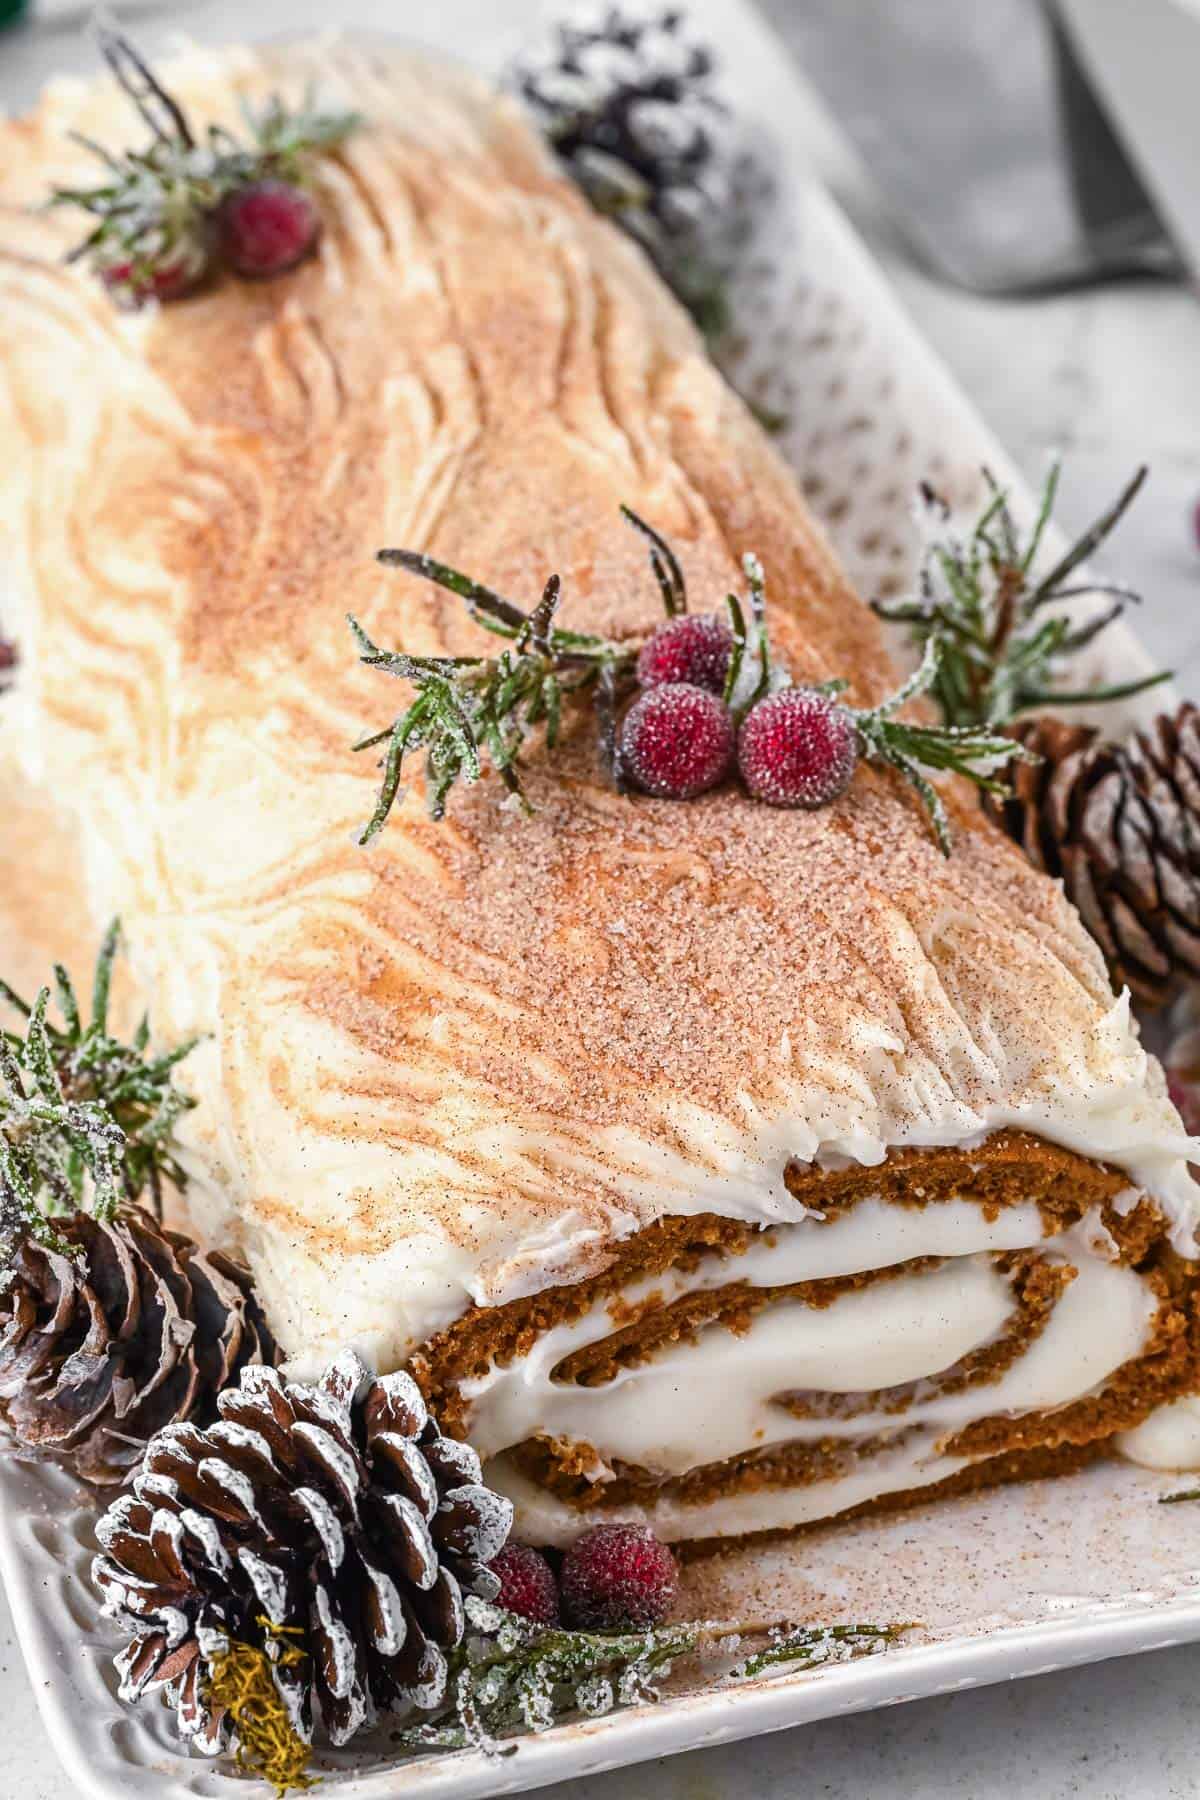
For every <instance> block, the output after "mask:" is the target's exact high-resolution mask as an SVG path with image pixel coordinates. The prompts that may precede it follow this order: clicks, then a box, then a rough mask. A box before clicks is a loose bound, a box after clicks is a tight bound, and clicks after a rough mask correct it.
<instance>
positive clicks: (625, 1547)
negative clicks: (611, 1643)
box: [562, 1525, 679, 1631]
mask: <svg viewBox="0 0 1200 1800" xmlns="http://www.w3.org/2000/svg"><path fill="white" fill-rule="evenodd" d="M678 1592H679V1569H678V1567H677V1565H676V1562H675V1558H674V1557H673V1556H672V1555H671V1552H670V1551H669V1550H668V1549H667V1546H666V1545H665V1544H660V1543H659V1541H658V1539H657V1538H656V1537H655V1535H654V1533H653V1532H652V1531H648V1530H647V1529H646V1527H645V1526H644V1525H595V1526H593V1527H592V1529H591V1531H585V1532H584V1534H583V1536H582V1537H581V1538H579V1539H577V1540H576V1542H575V1543H574V1544H573V1545H572V1546H571V1548H570V1549H569V1550H568V1551H567V1554H566V1556H565V1557H564V1558H563V1567H562V1600H563V1610H564V1612H565V1613H566V1616H567V1621H568V1623H569V1624H571V1625H575V1626H578V1627H580V1628H582V1629H584V1630H591V1631H611V1630H618V1629H620V1628H621V1627H622V1626H630V1627H633V1628H634V1629H636V1630H642V1629H644V1628H645V1627H647V1626H650V1625H658V1624H660V1623H661V1621H662V1620H663V1619H665V1618H666V1616H667V1613H668V1612H669V1611H670V1609H671V1603H672V1601H673V1600H674V1599H675V1596H676V1594H677V1593H678Z"/></svg>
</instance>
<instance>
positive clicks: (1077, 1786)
mask: <svg viewBox="0 0 1200 1800" xmlns="http://www.w3.org/2000/svg"><path fill="white" fill-rule="evenodd" d="M762 3H763V4H764V6H765V10H766V11H767V12H768V13H770V14H771V15H772V16H773V18H774V20H775V23H776V25H777V26H778V27H779V28H780V30H781V31H782V32H783V34H784V35H785V36H786V34H787V28H788V19H789V13H790V12H791V10H792V8H793V6H794V5H795V0H762ZM12 41H13V42H15V40H12ZM50 53H51V52H50V51H49V50H48V51H47V54H50ZM37 60H41V53H39V57H38V58H34V57H32V56H27V57H26V58H25V60H24V66H23V73H22V74H21V76H20V77H19V78H18V81H19V86H20V88H21V90H22V92H21V94H20V95H18V93H17V92H14V91H13V88H12V86H10V75H11V72H12V71H13V69H14V68H15V66H16V59H13V58H10V55H9V51H8V49H7V48H0V103H9V102H11V101H13V100H16V99H18V98H19V97H22V98H23V97H24V92H27V91H28V89H27V86H26V84H27V81H28V78H29V73H30V70H31V68H32V67H33V64H34V62H35V61H37ZM46 66H52V65H51V64H50V63H47V65H46ZM810 140H811V152H812V156H813V159H814V162H815V163H816V164H817V166H818V167H819V168H820V170H821V172H822V173H823V175H824V176H825V178H826V179H827V180H828V182H829V184H830V186H831V187H832V188H833V190H834V192H835V193H836V194H837V196H838V198H839V199H840V200H841V202H842V203H843V205H845V207H846V209H847V211H848V212H849V213H850V215H851V217H852V218H853V219H854V221H855V223H856V224H857V226H858V227H859V229H860V230H861V231H862V233H863V235H864V236H865V237H866V239H867V241H868V243H869V245H870V247H871V249H872V251H873V253H874V254H875V256H876V257H877V258H878V260H879V262H880V263H881V264H882V265H883V267H884V268H885V270H886V271H887V273H888V275H889V277H890V279H891V280H892V282H893V283H894V285H895V287H896V290H897V291H898V293H899V294H900V296H901V298H902V299H903V301H904V303H905V304H906V306H907V307H908V308H909V310H910V311H911V312H912V313H913V314H914V316H915V317H916V318H917V320H918V321H919V323H920V325H921V329H922V330H923V331H924V333H925V334H926V336H927V337H928V338H929V339H930V340H931V341H932V343H933V344H934V345H935V346H936V347H937V349H938V350H939V352H940V353H941V355H942V356H943V357H944V359H945V360H946V362H947V363H948V364H949V366H950V368H951V370H952V371H953V373H954V374H955V376H956V377H957V379H958V381H959V382H960V384H961V385H962V387H963V388H964V389H965V390H966V392H967V393H968V394H969V395H970V396H971V398H972V399H973V400H974V401H975V403H976V405H977V406H978V408H979V410H980V411H981V412H982V413H983V414H984V416H985V417H986V418H987V419H988V421H989V422H990V424H991V425H992V427H993V428H994V429H995V431H996V432H997V434H998V435H999V437H1000V438H1001V439H1002V441H1003V442H1004V443H1005V444H1006V445H1007V447H1008V449H1009V450H1010V452H1011V453H1012V455H1013V456H1014V458H1015V460H1016V461H1017V462H1018V463H1019V464H1020V465H1021V466H1022V468H1023V469H1024V470H1025V472H1026V474H1027V475H1029V476H1030V477H1031V478H1035V479H1036V477H1037V476H1038V474H1039V472H1040V470H1041V468H1042V466H1043V463H1044V459H1045V456H1046V454H1047V452H1048V451H1050V450H1053V449H1061V450H1062V451H1063V452H1064V454H1065V456H1066V467H1065V472H1064V484H1063V499H1062V508H1061V510H1062V517H1063V520H1064V522H1065V524H1066V525H1067V526H1068V527H1069V528H1082V527H1083V526H1084V525H1085V524H1087V523H1088V522H1089V521H1090V519H1091V517H1092V516H1093V515H1094V514H1095V513H1097V512H1099V511H1100V510H1101V508H1102V507H1103V505H1104V504H1105V503H1106V502H1107V501H1108V500H1109V499H1110V498H1111V497H1112V496H1113V495H1114V494H1115V493H1116V492H1117V490H1118V488H1119V487H1120V486H1121V484H1122V482H1123V480H1124V479H1125V477H1126V476H1127V475H1128V473H1129V472H1130V471H1131V469H1132V467H1133V466H1134V465H1135V464H1136V463H1137V462H1139V461H1143V460H1145V461H1147V462H1149V464H1150V465H1151V471H1152V480H1151V482H1150V484H1149V486H1148V487H1147V489H1146V490H1145V492H1144V493H1143V494H1142V496H1141V497H1140V498H1139V500H1138V502H1137V505H1136V506H1135V508H1134V509H1133V512H1132V513H1131V514H1130V516H1129V518H1128V519H1127V521H1126V522H1125V524H1124V525H1123V526H1122V530H1121V536H1120V539H1119V551H1118V554H1117V557H1116V559H1115V566H1114V569H1113V572H1114V573H1117V574H1119V575H1120V576H1121V577H1122V578H1123V579H1125V580H1128V581H1130V582H1132V583H1133V584H1134V585H1136V586H1137V587H1139V588H1140V589H1141V590H1142V592H1143V593H1144V595H1145V607H1144V612H1143V615H1142V617H1141V618H1140V619H1139V621H1138V628H1139V630H1141V631H1142V632H1143V634H1144V636H1145V639H1146V641H1147V643H1148V644H1149V646H1150V648H1151V649H1152V650H1153V651H1154V653H1155V654H1156V656H1158V657H1159V658H1160V659H1161V660H1162V661H1163V662H1164V663H1167V664H1169V665H1170V666H1172V667H1174V668H1175V669H1176V670H1177V671H1178V672H1179V675H1180V681H1181V685H1182V686H1183V687H1184V689H1185V690H1186V691H1189V692H1192V693H1195V692H1197V691H1200V547H1198V545H1197V541H1196V536H1195V529H1194V525H1193V513H1194V509H1195V507H1196V504H1197V501H1200V430H1198V422H1200V302H1198V300H1197V297H1196V296H1195V295H1194V294H1192V293H1190V292H1188V291H1186V290H1185V289H1183V288H1182V287H1168V286H1158V285H1151V284H1126V285H1123V286H1117V287H1109V288H1104V289H1100V290H1093V291H1089V292H1085V293H1078V294H1073V295H1066V296H1062V297H1059V298H1052V299H1038V300H1026V301H997V300H990V299H989V300H985V299H979V298H976V297H974V296H971V295H968V294H965V293H962V292H960V291H957V290H954V289H951V288H948V287H946V286H944V285H942V284H941V283H939V282H937V281H935V280H933V279H932V278H931V277H930V276H929V275H928V274H926V273H924V272H923V271H922V270H921V269H919V268H918V267H916V266H915V265H914V263H913V262H912V260H911V258H910V256H909V254H908V252H907V250H906V248H905V246H904V244H903V243H902V241H901V240H900V238H899V236H898V234H897V232H896V231H895V229H894V228H893V226H892V225H891V223H890V222H889V219H888V217H887V214H886V212H885V210H884V209H883V207H882V205H881V204H880V202H879V200H878V197H877V195H876V193H875V191H874V189H873V187H872V184H871V181H870V179H869V177H868V176H867V175H866V173H865V172H864V171H863V170H862V169H861V168H860V167H858V165H857V164H856V162H855V160H854V158H853V156H852V155H851V154H850V152H849V151H848V149H847V148H846V146H845V145H844V144H843V143H842V142H841V141H840V139H839V138H838V135H837V133H836V131H835V130H834V129H833V128H832V127H831V125H830V124H829V122H828V120H827V119H826V118H825V117H824V115H823V113H822V111H821V109H820V107H819V106H818V105H817V104H816V103H815V101H814V103H813V105H812V109H811V131H810ZM1198 1687H1200V1645H1194V1646H1190V1647H1188V1648H1184V1649H1175V1650H1165V1651H1159V1652H1156V1653H1155V1654H1153V1655H1146V1656H1141V1657H1137V1658H1132V1659H1130V1660H1128V1661H1124V1662H1109V1663H1104V1664H1100V1665H1098V1666H1095V1667H1092V1668H1084V1669H1076V1670H1071V1671H1067V1672H1064V1673H1060V1674H1054V1675H1047V1676H1042V1677H1039V1678H1036V1679H1031V1680H1026V1681H1021V1682H1015V1683H1011V1684H1009V1685H1007V1686H1003V1687H993V1688H986V1689H979V1690H975V1691H972V1692H961V1693H956V1694H952V1695H947V1696H944V1697H940V1698H938V1699H933V1700H925V1701H920V1702H917V1703H914V1704H912V1705H909V1706H904V1707H894V1708H890V1709H888V1710H885V1711H879V1712H875V1713H870V1714H860V1715H857V1716H855V1717H853V1718H846V1719H832V1720H827V1721H824V1722H822V1723H820V1724H816V1725H809V1726H806V1727H804V1728H803V1729H802V1730H798V1731H793V1732H785V1733H781V1734H779V1735H778V1736H775V1737H771V1738H762V1739H758V1740H755V1741H753V1742H750V1743H743V1744H734V1745H729V1746H726V1747H723V1748H721V1749H717V1750H711V1751H700V1752H695V1753H693V1754H690V1755H687V1756H681V1757H677V1758H673V1759H671V1760H669V1761H666V1762H662V1763H658V1764H654V1765H650V1766H646V1767H643V1768H640V1769H638V1770H637V1771H636V1772H635V1771H632V1770H626V1771H618V1772H616V1773H614V1774H611V1775H608V1776H598V1777H594V1778H589V1779H586V1780H582V1781H577V1782H573V1783H571V1784H569V1787H568V1786H563V1787H561V1788H554V1789H546V1790H544V1791H545V1793H546V1795H547V1800H568V1793H569V1795H570V1800H624V1797H625V1796H626V1795H628V1794H630V1793H634V1792H636V1794H637V1795H638V1796H639V1800H718V1797H719V1800H726V1797H736V1796H740V1795H743V1794H745V1795H747V1796H748V1795H750V1794H753V1795H755V1796H756V1800H776V1797H778V1800H784V1797H785V1796H786V1797H787V1800H792V1796H794V1795H796V1794H797V1793H799V1792H800V1791H803V1792H804V1793H805V1794H806V1795H809V1796H813V1800H818V1797H819V1800H874V1797H876V1796H878V1797H879V1800H884V1797H885V1796H887V1797H889V1800H890V1797H891V1796H895V1795H899V1794H904V1795H907V1796H911V1797H912V1800H923V1797H925V1796H930V1797H932V1796H942V1795H946V1794H950V1793H953V1794H955V1795H956V1796H958V1797H959V1800H1011V1795H1012V1794H1013V1793H1014V1792H1015V1793H1020V1794H1022V1795H1027V1796H1030V1797H1031V1800H1060V1797H1062V1800H1065V1797H1067V1796H1074V1795H1081V1796H1082V1795H1087V1796H1088V1800H1184V1797H1185V1796H1186V1797H1188V1800H1191V1796H1193V1795H1194V1794H1195V1792H1196V1774H1195V1769H1196V1753H1195V1740H1196V1727H1195V1706H1196V1702H1195V1696H1196V1692H1197V1689H1198ZM63 1780H64V1778H63V1775H62V1772H61V1770H60V1768H59V1765H58V1764H57V1762H56V1760H55V1758H54V1755H53V1753H52V1751H51V1749H50V1747H49V1744H48V1742H47V1741H46V1738H45V1734H44V1732H43V1730H42V1727H41V1725H40V1722H39V1720H38V1717H37V1715H36V1713H35V1711H34V1707H33V1704H32V1694H31V1691H30V1686H29V1681H28V1677H27V1676H26V1673H25V1670H24V1666H23V1664H22V1661H21V1656H20V1652H19V1650H18V1649H17V1647H16V1645H15V1642H14V1639H13V1633H12V1627H11V1622H10V1619H9V1615H8V1608H7V1605H6V1603H5V1602H4V1600H3V1597H2V1595H0V1793H3V1794H4V1795H12V1796H14V1800H15V1797H16V1796H18V1795H19V1796H20V1797H21V1800H62V1796H63V1793H64V1788H63Z"/></svg>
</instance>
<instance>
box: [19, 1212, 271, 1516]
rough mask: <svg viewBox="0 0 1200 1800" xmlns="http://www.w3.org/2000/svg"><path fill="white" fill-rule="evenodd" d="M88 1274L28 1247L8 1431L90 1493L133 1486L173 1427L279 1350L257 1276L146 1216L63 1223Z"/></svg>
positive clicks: (212, 1410) (204, 1418) (24, 1247)
mask: <svg viewBox="0 0 1200 1800" xmlns="http://www.w3.org/2000/svg"><path fill="white" fill-rule="evenodd" d="M53 1226H54V1230H55V1233H56V1235H57V1236H58V1237H59V1238H60V1239H62V1240H64V1241H65V1243H66V1244H67V1245H69V1246H70V1248H71V1249H72V1250H74V1251H75V1252H76V1253H77V1257H78V1260H75V1259H74V1258H73V1257H71V1256H68V1255H63V1254H61V1253H60V1252H59V1251H57V1250H55V1249H52V1248H49V1247H47V1246H46V1245H44V1244H40V1243H37V1242H34V1241H33V1240H32V1239H27V1240H26V1241H25V1242H24V1243H22V1244H21V1246H20V1247H19V1248H18V1250H17V1251H16V1253H15V1255H14V1258H13V1261H12V1264H11V1268H10V1270H9V1271H8V1274H7V1279H6V1282H5V1285H4V1286H3V1288H2V1290H0V1419H2V1420H3V1422H4V1424H5V1425H7V1427H8V1429H9V1431H10V1432H11V1433H12V1434H13V1436H14V1437H15V1438H16V1439H17V1440H18V1442H19V1443H20V1444H22V1445H23V1446H25V1447H26V1448H28V1449H31V1450H37V1451H41V1452H45V1453H51V1454H54V1455H56V1456H58V1457H59V1458H60V1459H61V1460H63V1461H65V1462H67V1463H68V1464H69V1466H70V1467H71V1468H72V1469H73V1470H74V1471H75V1473H76V1474H78V1475H80V1476H81V1477H82V1478H83V1479H84V1480H86V1481H92V1482H97V1483H108V1482H116V1481H122V1480H124V1479H125V1477H126V1475H127V1474H128V1472H129V1470H130V1469H131V1468H132V1467H133V1465H134V1464H135V1463H137V1462H138V1460H139V1459H140V1457H141V1455H142V1452H143V1451H144V1449H145V1447H146V1444H147V1442H148V1441H149V1439H150V1438H151V1437H153V1436H154V1434H155V1432H157V1431H159V1430H160V1429H161V1428H162V1427H163V1426H164V1425H167V1424H169V1423H171V1422H172V1421H174V1420H180V1419H196V1420H198V1421H199V1422H201V1423H207V1422H208V1421H209V1420H210V1419H212V1418H214V1417H215V1416H216V1405H215V1402H216V1396H217V1394H218V1393H219V1392H220V1390H221V1389H222V1388H223V1387H224V1386H225V1385H226V1384H227V1383H228V1382H229V1381H232V1380H236V1378H237V1376H238V1375H239V1374H240V1373H241V1371H242V1369H243V1368H244V1367H246V1366H247V1365H248V1364H253V1363H259V1362H263V1361H271V1362H273V1361H274V1359H275V1345H274V1342H273V1340H272V1338H271V1334H270V1332H269V1330H268V1329H267V1325H266V1321H265V1320H264V1318H263V1316H262V1313H261V1311H260V1309H259V1306H258V1303H257V1301H256V1300H255V1298H254V1294H253V1290H252V1287H251V1282H250V1276H249V1274H248V1272H247V1270H246V1269H245V1268H244V1267H243V1266H242V1265H241V1264H240V1263H237V1262H235V1261H234V1260H233V1259H232V1258H231V1257H229V1256H226V1255H224V1254H223V1253H222V1252H221V1251H219V1250H218V1251H206V1252H201V1251H200V1250H199V1249H197V1247H196V1245H195V1244H194V1243H193V1242H192V1240H191V1239H190V1238H187V1237H184V1236H183V1235H182V1234H181V1233H179V1232H176V1231H169V1230H167V1229H166V1228H165V1227H164V1226H161V1225H159V1224H158V1223H157V1222H156V1221H155V1219H154V1218H153V1217H152V1215H151V1214H150V1213H149V1212H147V1211H146V1210H145V1209H144V1208H143V1207H140V1206H129V1207H126V1208H125V1209H124V1210H123V1211H122V1212H121V1213H119V1214H118V1215H117V1217H116V1218H115V1219H113V1220H112V1221H110V1222H103V1223H102V1222H101V1221H99V1220H97V1219H94V1218H92V1217H91V1216H90V1215H89V1214H87V1213H84V1212H77V1213H74V1214H72V1215H70V1216H69V1217H67V1218H65V1219H55V1220H54V1221H53Z"/></svg>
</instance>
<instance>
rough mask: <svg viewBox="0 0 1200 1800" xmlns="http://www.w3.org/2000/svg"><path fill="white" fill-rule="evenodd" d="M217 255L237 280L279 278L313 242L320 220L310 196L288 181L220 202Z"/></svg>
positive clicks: (256, 186)
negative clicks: (274, 276) (259, 276)
mask: <svg viewBox="0 0 1200 1800" xmlns="http://www.w3.org/2000/svg"><path fill="white" fill-rule="evenodd" d="M217 228H218V236H219V240H220V248H221V254H222V255H223V256H224V258H225V260H226V262H227V263H228V264H229V266H230V268H231V269H235V270H236V271H237V273H238V274H239V275H281V274H282V273H283V272H284V270H285V269H291V268H294V267H295V265H296V264H297V263H298V262H302V261H303V259H304V258H305V257H306V256H307V255H308V253H309V251H310V250H311V249H312V247H313V245H314V244H315V243H316V241H317V234H318V232H319V230H320V219H319V217H318V214H317V208H316V205H315V203H314V202H313V200H312V198H311V196H310V195H308V194H306V193H305V191H304V189H303V188H299V187H296V186H295V185H294V184H293V183H292V182H290V181H276V180H273V179H269V180H266V181H252V182H250V183H249V185H248V186H247V187H242V188H237V189H235V191H234V192H233V193H232V194H230V195H229V196H228V198H227V199H226V200H225V201H223V203H222V205H221V210H220V213H219V214H218V218H217Z"/></svg>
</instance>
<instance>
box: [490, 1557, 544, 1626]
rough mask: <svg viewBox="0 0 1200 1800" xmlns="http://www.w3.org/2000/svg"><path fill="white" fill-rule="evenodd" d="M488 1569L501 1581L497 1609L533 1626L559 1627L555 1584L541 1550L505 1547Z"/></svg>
mask: <svg viewBox="0 0 1200 1800" xmlns="http://www.w3.org/2000/svg"><path fill="white" fill-rule="evenodd" d="M488 1568H489V1569H490V1570H491V1571H492V1574H493V1575H496V1576H498V1577H499V1580H500V1592H499V1594H498V1595H497V1597H496V1601H497V1605H499V1606H503V1607H507V1609H508V1611H509V1612H511V1613H517V1614H518V1615H519V1617H521V1618H522V1619H531V1620H532V1621H533V1623H534V1624H535V1625H557V1624H558V1583H557V1581H555V1579H554V1570H553V1569H552V1568H551V1567H550V1564H549V1563H548V1562H547V1561H546V1559H545V1557H544V1556H543V1555H542V1553H541V1551H540V1550H535V1549H534V1548H533V1546H532V1545H531V1544H505V1546H504V1548H503V1550H502V1551H501V1552H500V1554H499V1556H497V1557H494V1558H493V1559H492V1561H491V1562H490V1563H489V1564H488Z"/></svg>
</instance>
